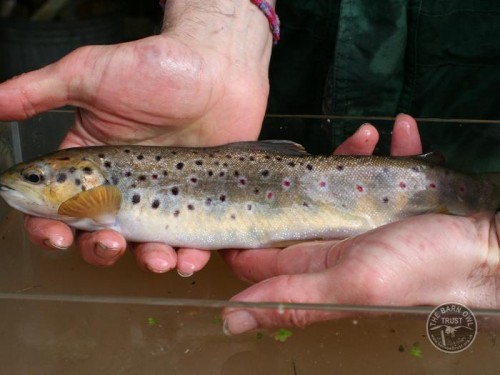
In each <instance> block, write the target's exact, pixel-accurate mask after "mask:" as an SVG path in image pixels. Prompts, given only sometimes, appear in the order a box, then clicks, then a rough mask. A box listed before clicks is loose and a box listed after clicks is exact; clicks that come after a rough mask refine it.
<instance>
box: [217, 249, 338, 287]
mask: <svg viewBox="0 0 500 375" xmlns="http://www.w3.org/2000/svg"><path fill="white" fill-rule="evenodd" d="M336 243H338V241H314V242H303V243H299V244H296V245H292V246H290V247H287V248H285V249H250V250H225V251H222V252H221V254H222V256H223V258H224V259H225V261H226V262H227V263H228V264H229V265H230V266H231V268H232V269H233V270H234V271H235V272H236V274H237V275H238V277H239V278H241V279H242V280H245V281H248V282H250V283H257V282H259V281H262V280H265V279H268V278H271V277H274V276H278V275H283V274H287V275H295V274H303V273H312V272H321V271H324V270H325V269H326V268H327V267H328V265H329V263H331V262H332V261H333V260H332V259H334V258H335V257H336V256H335V257H334V255H333V252H332V250H333V249H334V247H335V246H334V245H335V244H336ZM257 265H260V266H257Z"/></svg>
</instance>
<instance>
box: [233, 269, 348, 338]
mask: <svg viewBox="0 0 500 375" xmlns="http://www.w3.org/2000/svg"><path fill="white" fill-rule="evenodd" d="M335 279H336V277H335V276H334V274H333V273H331V272H330V274H329V275H328V274H327V273H326V272H320V273H310V274H299V275H282V276H276V277H272V278H270V279H267V280H265V281H262V282H260V283H258V284H255V285H253V286H251V287H250V288H248V289H246V290H244V291H243V292H241V293H239V294H238V295H236V296H234V297H233V298H232V299H231V300H233V301H244V302H265V301H268V302H269V301H281V302H284V303H309V304H311V303H312V304H314V303H342V300H344V298H345V297H346V296H344V297H342V294H344V293H346V291H345V290H343V289H344V288H342V285H339V286H338V287H335V282H336V281H335ZM351 297H352V296H351ZM341 316H342V313H339V312H333V313H332V312H331V311H325V310H314V309H311V310H309V309H307V310H305V309H304V310H300V309H285V310H277V309H264V308H261V309H258V308H255V309H247V308H245V309H241V308H235V309H226V310H225V311H224V313H223V318H224V331H225V332H227V333H228V334H240V333H243V332H247V331H251V330H254V329H257V328H260V327H278V326H298V327H303V326H305V325H308V324H310V323H312V322H316V321H322V320H328V319H333V318H339V317H341Z"/></svg>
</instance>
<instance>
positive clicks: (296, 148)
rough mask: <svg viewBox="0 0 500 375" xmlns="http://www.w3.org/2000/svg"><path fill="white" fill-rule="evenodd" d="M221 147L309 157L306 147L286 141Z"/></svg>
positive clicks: (236, 143) (257, 142) (246, 143)
mask: <svg viewBox="0 0 500 375" xmlns="http://www.w3.org/2000/svg"><path fill="white" fill-rule="evenodd" d="M221 147H224V148H229V149H233V150H254V151H266V152H272V153H276V154H285V155H297V156H298V155H308V153H307V151H306V150H305V149H304V146H302V145H301V144H298V143H295V142H292V141H286V140H264V141H248V142H234V143H229V144H227V145H224V146H221Z"/></svg>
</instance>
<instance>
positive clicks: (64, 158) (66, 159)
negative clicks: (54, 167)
mask: <svg viewBox="0 0 500 375" xmlns="http://www.w3.org/2000/svg"><path fill="white" fill-rule="evenodd" d="M57 160H60V161H68V160H69V157H68V156H65V157H62V158H58V159H57Z"/></svg>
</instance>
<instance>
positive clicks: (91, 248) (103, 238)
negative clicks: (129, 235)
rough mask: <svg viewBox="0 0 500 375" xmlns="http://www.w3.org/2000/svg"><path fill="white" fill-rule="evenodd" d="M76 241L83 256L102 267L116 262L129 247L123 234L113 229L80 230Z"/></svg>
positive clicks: (87, 260) (89, 261) (90, 262)
mask: <svg viewBox="0 0 500 375" xmlns="http://www.w3.org/2000/svg"><path fill="white" fill-rule="evenodd" d="M76 243H77V247H78V249H79V250H80V254H81V256H82V258H83V259H84V260H85V261H86V262H87V263H89V264H92V265H94V266H100V267H106V266H111V265H113V264H115V263H116V262H117V261H118V259H120V257H121V256H122V255H123V254H124V253H125V250H126V247H127V243H126V241H125V239H124V238H123V236H122V235H120V234H119V233H117V232H115V231H113V230H102V231H97V232H79V233H78V235H77V237H76Z"/></svg>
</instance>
